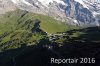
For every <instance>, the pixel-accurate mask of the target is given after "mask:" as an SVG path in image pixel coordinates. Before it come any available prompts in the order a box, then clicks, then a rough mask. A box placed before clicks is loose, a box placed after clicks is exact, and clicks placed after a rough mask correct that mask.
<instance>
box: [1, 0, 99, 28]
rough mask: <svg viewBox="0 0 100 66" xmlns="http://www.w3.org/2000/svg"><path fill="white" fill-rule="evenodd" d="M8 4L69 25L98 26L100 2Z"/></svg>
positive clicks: (66, 0)
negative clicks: (67, 22) (69, 21)
mask: <svg viewBox="0 0 100 66" xmlns="http://www.w3.org/2000/svg"><path fill="white" fill-rule="evenodd" d="M2 1H9V0H2ZM9 2H10V3H11V2H12V4H14V5H16V6H17V7H18V8H20V9H22V10H27V11H30V12H34V13H39V14H45V15H49V16H52V17H54V18H55V19H58V20H62V21H66V20H68V19H69V20H72V21H71V22H72V23H70V24H75V25H97V26H99V22H100V19H99V18H100V17H99V15H100V0H88V1H87V0H10V1H9ZM7 4H8V3H7ZM10 9H11V8H10Z"/></svg>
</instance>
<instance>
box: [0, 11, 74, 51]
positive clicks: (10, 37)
mask: <svg viewBox="0 0 100 66" xmlns="http://www.w3.org/2000/svg"><path fill="white" fill-rule="evenodd" d="M71 28H74V27H70V26H68V25H67V24H65V23H63V22H60V21H57V20H55V19H53V18H52V17H48V16H45V15H40V14H34V13H29V12H27V11H22V10H17V11H13V12H8V13H6V14H4V15H2V17H0V47H1V49H2V50H4V49H6V48H7V49H10V48H18V47H20V44H24V43H26V44H28V45H30V44H35V43H34V42H38V41H39V40H40V39H42V38H45V37H46V35H45V34H44V33H45V32H47V33H48V34H52V33H56V32H65V31H67V30H69V29H71Z"/></svg>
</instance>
